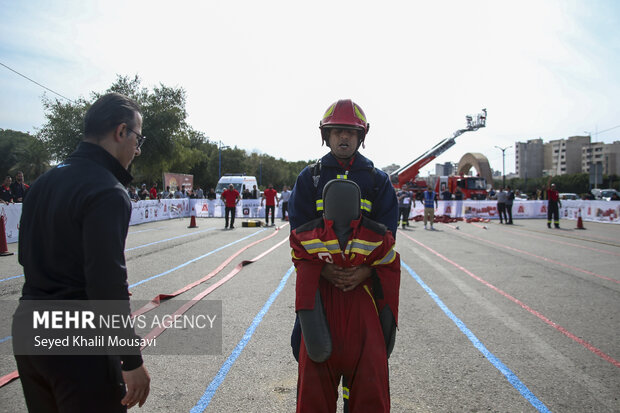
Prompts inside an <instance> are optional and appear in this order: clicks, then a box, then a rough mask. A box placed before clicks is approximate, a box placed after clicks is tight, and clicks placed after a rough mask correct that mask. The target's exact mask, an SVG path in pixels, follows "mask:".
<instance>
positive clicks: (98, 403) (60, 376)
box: [15, 356, 127, 413]
mask: <svg viewBox="0 0 620 413" xmlns="http://www.w3.org/2000/svg"><path fill="white" fill-rule="evenodd" d="M15 360H16V361H17V370H18V372H19V378H20V381H21V383H22V388H23V390H24V397H25V399H26V406H27V407H28V411H29V412H33V413H34V412H36V413H74V412H93V413H99V412H101V413H117V412H127V408H126V407H125V406H123V405H121V399H122V398H123V397H124V396H125V384H124V383H123V379H122V375H121V366H120V360H119V359H118V357H113V356H111V357H108V356H15Z"/></svg>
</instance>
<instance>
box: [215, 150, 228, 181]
mask: <svg viewBox="0 0 620 413" xmlns="http://www.w3.org/2000/svg"><path fill="white" fill-rule="evenodd" d="M228 148H230V146H222V141H220V144H219V146H218V150H217V152H218V153H217V156H218V166H217V175H218V179H220V178H221V177H222V149H228Z"/></svg>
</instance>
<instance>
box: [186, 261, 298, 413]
mask: <svg viewBox="0 0 620 413" xmlns="http://www.w3.org/2000/svg"><path fill="white" fill-rule="evenodd" d="M294 270H295V267H293V266H291V268H289V270H288V271H287V272H286V274H284V277H282V280H280V284H279V285H278V287H277V288H276V289H275V291H274V292H273V293H271V295H270V296H269V299H268V300H267V302H266V303H265V305H264V306H263V308H261V310H260V311H259V312H258V314H256V317H254V321H252V324H250V326H249V327H248V329H247V330H246V331H245V334H244V335H243V337H242V338H241V340H240V341H239V343H238V344H237V346H236V347H235V349H234V350H233V351H232V353H231V354H230V356H229V357H228V358H227V359H226V361H225V362H224V364H222V367H221V368H220V370H219V371H218V372H217V374H216V375H215V377H214V378H213V381H211V384H209V386H208V387H207V389H206V390H205V392H204V394H203V395H202V397H201V398H200V400H198V403H196V405H195V406H194V407H193V408H192V409H191V410H190V412H191V413H201V412H204V411H205V409H206V408H207V406H208V405H209V403H211V399H213V396H214V395H215V392H216V390H217V389H218V387H220V384H222V382H223V381H224V379H225V378H226V375H227V374H228V371H229V370H230V368H231V367H232V366H233V364H234V363H235V361H236V360H237V358H238V357H239V355H240V354H241V352H242V351H243V349H244V348H245V346H246V345H247V344H248V342H249V341H250V339H251V338H252V335H253V334H254V332H255V331H256V328H257V327H258V325H259V324H260V322H261V321H262V320H263V317H264V316H265V314H267V311H268V310H269V307H271V304H273V302H274V301H275V299H276V297H278V295H279V294H280V292H282V289H283V288H284V286H285V285H286V281H288V278H289V277H290V276H291V274H292V273H293V271H294Z"/></svg>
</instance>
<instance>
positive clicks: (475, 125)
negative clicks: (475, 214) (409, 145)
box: [390, 109, 487, 198]
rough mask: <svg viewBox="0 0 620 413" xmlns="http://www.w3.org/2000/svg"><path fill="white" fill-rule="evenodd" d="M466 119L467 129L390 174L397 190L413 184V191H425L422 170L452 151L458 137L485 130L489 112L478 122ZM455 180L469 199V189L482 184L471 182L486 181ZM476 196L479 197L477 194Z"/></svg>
mask: <svg viewBox="0 0 620 413" xmlns="http://www.w3.org/2000/svg"><path fill="white" fill-rule="evenodd" d="M465 119H467V127H466V128H465V129H459V130H457V131H456V132H454V134H452V136H451V137H449V138H446V139H444V140H442V141H441V142H439V143H438V144H437V145H435V146H433V147H432V148H431V149H429V150H428V151H426V152H425V153H423V154H422V155H420V156H418V157H417V158H416V159H414V160H413V161H411V162H410V163H408V164H407V165H405V166H403V167H402V168H399V169H397V170H396V171H394V172H392V173H391V174H390V179H391V180H392V183H393V184H394V186H395V187H396V188H400V187H401V186H402V185H403V184H406V183H409V184H411V183H413V188H410V189H411V190H414V191H416V192H419V191H423V190H425V189H426V186H427V184H426V181H424V180H423V179H419V178H418V173H419V172H420V169H422V168H423V167H424V166H426V165H427V164H428V163H429V162H431V161H432V160H433V159H435V158H437V157H438V156H439V155H441V154H442V153H444V152H445V151H447V150H448V149H450V148H451V147H452V146H454V144H455V143H456V142H455V139H456V138H457V137H458V136H460V135H462V134H463V133H465V132H471V131H477V130H478V129H480V128H484V127H485V126H486V121H487V110H486V109H482V113H479V114H478V115H476V120H474V119H473V117H472V116H470V115H468V116H466V117H465ZM454 178H455V179H456V181H455V182H456V183H455V184H454V185H455V186H454V189H456V185H458V186H460V187H461V190H462V191H463V194H464V195H465V196H466V197H467V198H470V197H471V196H467V195H466V193H468V192H469V189H470V188H471V189H473V188H474V187H477V186H479V184H480V183H479V182H473V181H472V182H470V180H482V181H484V179H483V178H473V177H454ZM459 179H460V180H461V181H462V183H461V184H460V185H459V184H458V181H459ZM438 182H439V181H438ZM483 187H484V189H485V196H486V182H483ZM466 191H467V192H466ZM451 192H453V191H451ZM470 195H471V194H470ZM476 196H478V195H477V194H476Z"/></svg>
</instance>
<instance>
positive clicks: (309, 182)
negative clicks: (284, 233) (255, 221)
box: [288, 152, 398, 237]
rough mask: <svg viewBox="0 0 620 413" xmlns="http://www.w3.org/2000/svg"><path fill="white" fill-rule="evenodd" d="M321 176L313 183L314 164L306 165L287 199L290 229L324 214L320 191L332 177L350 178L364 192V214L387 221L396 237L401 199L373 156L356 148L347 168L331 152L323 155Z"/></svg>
mask: <svg viewBox="0 0 620 413" xmlns="http://www.w3.org/2000/svg"><path fill="white" fill-rule="evenodd" d="M320 162H321V168H320V176H319V177H318V178H319V179H318V182H317V185H316V186H315V184H314V182H313V181H314V176H313V175H314V169H315V168H314V167H313V165H310V166H308V167H306V168H305V169H304V170H303V171H302V172H301V173H300V174H299V176H298V177H297V182H296V183H295V187H294V188H293V191H292V193H291V198H290V200H289V203H288V209H289V220H290V224H291V230H294V229H295V228H297V227H298V226H300V225H303V224H305V223H306V222H309V221H312V220H313V219H316V218H320V217H321V216H322V214H323V206H322V200H321V194H322V193H323V187H324V186H325V184H326V183H327V182H329V181H330V180H332V179H338V178H340V179H349V180H352V181H353V182H355V183H356V184H357V185H358V186H359V187H360V190H361V192H362V214H364V215H365V216H367V217H368V218H370V219H372V220H374V221H377V222H380V223H382V224H383V225H385V226H386V227H387V228H388V229H389V230H390V231H392V235H393V236H394V237H396V229H397V227H398V200H397V199H396V193H395V192H394V187H393V186H392V184H391V183H390V178H389V177H388V175H387V174H386V173H385V172H383V171H381V170H380V169H376V168H375V167H374V164H373V163H372V161H371V160H369V159H367V158H366V157H364V156H362V155H361V154H360V153H359V152H356V154H355V158H354V160H353V163H352V164H350V165H347V168H344V167H343V166H342V165H340V163H339V162H338V160H336V158H334V156H333V155H332V154H331V153H328V154H327V155H325V156H324V157H323V158H321V161H320Z"/></svg>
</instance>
